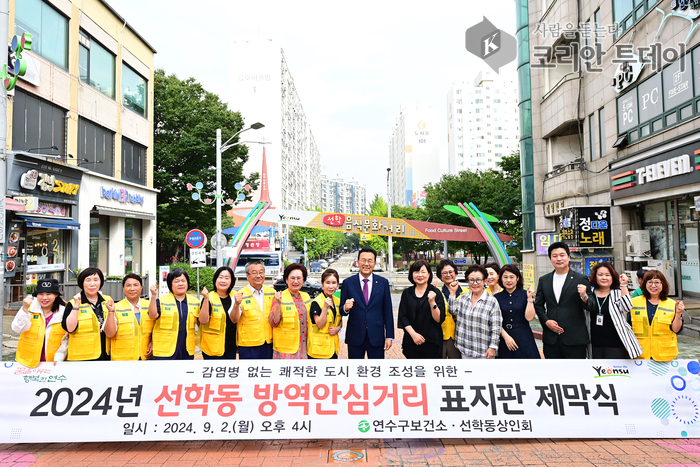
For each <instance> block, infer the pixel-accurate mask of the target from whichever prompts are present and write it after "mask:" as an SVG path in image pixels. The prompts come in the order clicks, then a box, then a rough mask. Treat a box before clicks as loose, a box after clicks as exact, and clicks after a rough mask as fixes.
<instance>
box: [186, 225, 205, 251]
mask: <svg viewBox="0 0 700 467" xmlns="http://www.w3.org/2000/svg"><path fill="white" fill-rule="evenodd" d="M185 243H187V246H188V247H190V248H204V246H206V244H207V236H206V235H204V232H202V231H201V230H199V229H192V230H190V231H189V232H187V235H185Z"/></svg>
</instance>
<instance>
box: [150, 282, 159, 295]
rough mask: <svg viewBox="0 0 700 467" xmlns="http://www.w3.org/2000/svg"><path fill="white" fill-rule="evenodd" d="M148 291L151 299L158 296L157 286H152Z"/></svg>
mask: <svg viewBox="0 0 700 467" xmlns="http://www.w3.org/2000/svg"><path fill="white" fill-rule="evenodd" d="M150 290H151V297H155V296H157V295H158V285H156V284H153V285H152V286H151V287H150Z"/></svg>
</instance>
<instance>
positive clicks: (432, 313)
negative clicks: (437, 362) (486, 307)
mask: <svg viewBox="0 0 700 467" xmlns="http://www.w3.org/2000/svg"><path fill="white" fill-rule="evenodd" d="M408 280H409V281H411V284H413V287H409V288H407V289H405V290H404V291H403V293H402V294H401V302H400V303H399V317H398V321H397V326H398V328H399V329H403V330H404V334H403V345H402V349H403V354H404V356H405V357H406V358H442V322H443V321H444V320H445V299H444V298H443V295H442V292H440V289H438V288H437V287H435V286H434V285H431V284H432V282H433V271H432V270H431V269H430V264H428V262H427V261H424V260H418V261H416V262H415V263H413V264H412V265H411V267H410V268H409V270H408Z"/></svg>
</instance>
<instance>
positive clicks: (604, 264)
mask: <svg viewBox="0 0 700 467" xmlns="http://www.w3.org/2000/svg"><path fill="white" fill-rule="evenodd" d="M600 268H606V269H607V270H608V271H610V275H611V276H612V284H610V288H611V289H619V288H620V275H619V274H618V273H617V271H615V268H614V267H613V265H612V263H610V262H609V261H601V262H600V263H596V264H594V265H593V267H592V268H591V277H589V278H588V280H589V281H590V282H591V287H593V288H594V289H597V288H598V279H597V278H596V275H597V274H598V269H600Z"/></svg>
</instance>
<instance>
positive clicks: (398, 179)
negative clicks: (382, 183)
mask: <svg viewBox="0 0 700 467" xmlns="http://www.w3.org/2000/svg"><path fill="white" fill-rule="evenodd" d="M439 134H440V131H439V128H438V116H437V110H435V109H431V108H430V106H428V105H427V104H420V103H415V104H401V112H400V114H399V116H398V117H397V118H396V126H395V127H394V130H393V132H392V135H391V141H390V142H389V167H390V168H391V171H390V173H389V175H390V177H389V179H390V182H389V183H390V185H391V201H392V204H395V205H397V206H422V205H423V204H424V203H425V191H424V189H423V188H424V187H425V186H426V185H427V184H428V183H437V182H438V181H440V148H439V139H438V138H439Z"/></svg>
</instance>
